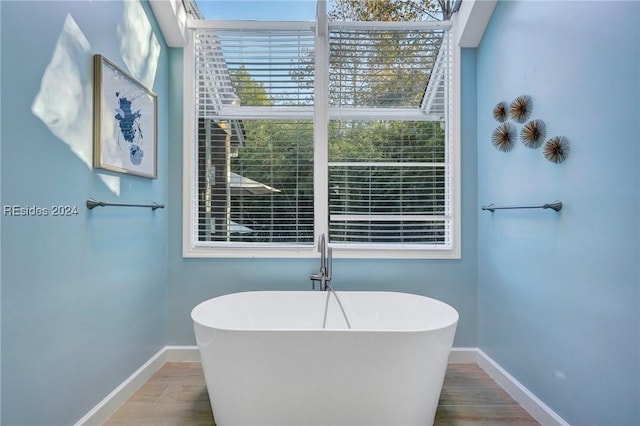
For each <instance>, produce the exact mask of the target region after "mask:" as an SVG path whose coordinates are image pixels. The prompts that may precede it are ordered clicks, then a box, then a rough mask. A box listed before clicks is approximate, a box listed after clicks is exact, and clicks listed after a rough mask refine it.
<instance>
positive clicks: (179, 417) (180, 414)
mask: <svg viewBox="0 0 640 426" xmlns="http://www.w3.org/2000/svg"><path fill="white" fill-rule="evenodd" d="M434 424H435V425H437V426H459V425H460V426H462V425H465V426H466V425H468V426H480V425H483V426H520V425H524V426H533V425H539V424H538V423H537V422H536V421H535V420H534V419H533V418H532V417H531V416H530V415H529V414H528V413H527V412H526V411H525V410H524V409H523V408H522V407H521V406H520V405H518V403H516V402H515V401H514V400H513V399H511V397H510V396H509V395H508V394H507V393H506V392H505V391H504V390H502V388H500V387H499V386H498V385H497V384H496V383H495V382H494V381H493V380H492V379H491V378H490V377H489V376H488V375H487V374H486V373H485V372H484V371H483V370H482V369H481V368H480V367H478V366H477V365H475V364H449V368H448V369H447V375H446V377H445V381H444V387H443V389H442V393H441V396H440V402H439V404H438V411H437V413H436V419H435V423H434ZM212 425H215V423H214V421H213V414H212V413H211V406H210V405H209V397H208V394H207V388H206V385H205V382H204V375H203V373H202V367H201V366H200V363H197V362H168V363H166V364H165V365H164V366H163V367H162V368H161V369H160V370H158V372H156V373H155V375H154V376H153V377H152V378H151V379H150V380H149V381H148V382H147V383H145V384H144V385H143V386H142V387H141V388H140V389H139V390H138V391H137V392H136V393H135V394H134V395H133V396H132V397H131V398H130V399H129V400H128V401H127V402H126V403H125V404H124V405H123V406H122V407H121V408H120V409H119V410H118V411H117V412H116V413H115V414H114V415H113V416H111V418H110V419H109V420H108V421H107V422H106V423H105V426H212ZM390 426H393V425H390Z"/></svg>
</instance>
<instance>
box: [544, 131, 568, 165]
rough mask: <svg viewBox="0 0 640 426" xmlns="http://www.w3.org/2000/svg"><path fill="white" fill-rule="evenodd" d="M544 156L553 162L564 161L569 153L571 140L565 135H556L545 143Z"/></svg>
mask: <svg viewBox="0 0 640 426" xmlns="http://www.w3.org/2000/svg"><path fill="white" fill-rule="evenodd" d="M542 151H543V153H544V158H546V159H547V160H549V161H551V162H552V163H556V164H557V163H562V162H563V161H564V160H566V159H567V155H568V154H569V141H568V140H567V138H566V137H564V136H554V137H552V138H551V139H549V140H548V141H546V142H545V143H544V148H543V149H542Z"/></svg>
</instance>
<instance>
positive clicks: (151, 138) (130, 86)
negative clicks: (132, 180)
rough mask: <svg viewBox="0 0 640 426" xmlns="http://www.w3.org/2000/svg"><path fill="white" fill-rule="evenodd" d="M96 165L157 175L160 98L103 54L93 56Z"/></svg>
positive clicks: (154, 177) (112, 169) (118, 170)
mask: <svg viewBox="0 0 640 426" xmlns="http://www.w3.org/2000/svg"><path fill="white" fill-rule="evenodd" d="M93 80H94V84H93V165H94V168H97V169H104V170H110V171H114V172H119V173H126V174H130V175H136V176H142V177H146V178H151V179H156V178H157V177H158V136H157V135H158V98H157V95H156V94H155V93H153V92H152V91H151V90H150V89H148V88H147V87H145V86H144V85H143V84H142V83H140V82H139V81H137V80H136V79H134V78H133V77H131V76H130V75H129V74H127V73H126V72H124V71H123V70H122V69H120V68H119V67H118V66H116V65H115V64H114V63H113V62H111V61H109V60H108V59H107V58H105V57H104V56H102V55H94V57H93Z"/></svg>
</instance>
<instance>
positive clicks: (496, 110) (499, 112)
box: [493, 102, 507, 123]
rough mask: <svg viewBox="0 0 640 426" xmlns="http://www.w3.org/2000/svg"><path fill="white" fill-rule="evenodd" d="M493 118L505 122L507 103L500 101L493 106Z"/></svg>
mask: <svg viewBox="0 0 640 426" xmlns="http://www.w3.org/2000/svg"><path fill="white" fill-rule="evenodd" d="M493 118H494V119H495V120H496V121H498V122H500V123H504V122H505V120H506V119H507V103H506V102H499V103H498V104H497V105H496V106H495V107H493Z"/></svg>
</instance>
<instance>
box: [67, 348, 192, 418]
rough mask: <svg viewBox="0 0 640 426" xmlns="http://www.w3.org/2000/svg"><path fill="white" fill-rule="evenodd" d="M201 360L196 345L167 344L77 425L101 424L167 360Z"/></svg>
mask: <svg viewBox="0 0 640 426" xmlns="http://www.w3.org/2000/svg"><path fill="white" fill-rule="evenodd" d="M172 361H177V362H192V361H200V353H199V352H198V348H197V347H196V346H165V347H164V348H162V349H160V350H159V351H158V352H157V353H156V354H155V355H154V356H152V357H151V359H149V361H147V362H145V363H144V364H143V365H142V366H141V367H140V368H138V369H137V370H136V371H135V372H134V373H133V374H132V375H131V376H129V377H128V378H127V379H126V380H125V381H124V382H122V383H121V384H120V385H119V386H118V387H117V388H115V389H114V390H113V391H112V392H111V393H110V394H109V395H107V396H106V397H105V398H104V399H103V400H102V401H100V402H99V403H98V405H96V406H95V407H94V408H93V409H92V410H91V411H89V412H88V413H87V414H86V415H85V416H84V417H82V418H81V419H80V420H78V422H77V423H76V424H75V426H94V425H95V426H99V425H101V424H103V423H104V422H105V421H107V419H108V418H109V417H111V416H112V415H113V414H114V413H115V412H116V411H118V409H119V408H120V407H121V406H122V405H123V404H124V403H125V402H127V400H128V399H129V398H130V397H131V396H132V395H133V394H134V393H135V392H136V391H137V390H138V389H140V387H141V386H142V385H144V384H145V383H146V382H147V381H148V380H149V379H150V378H151V376H153V374H154V373H155V372H156V371H158V370H159V369H160V367H162V366H163V365H164V364H165V363H166V362H172Z"/></svg>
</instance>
